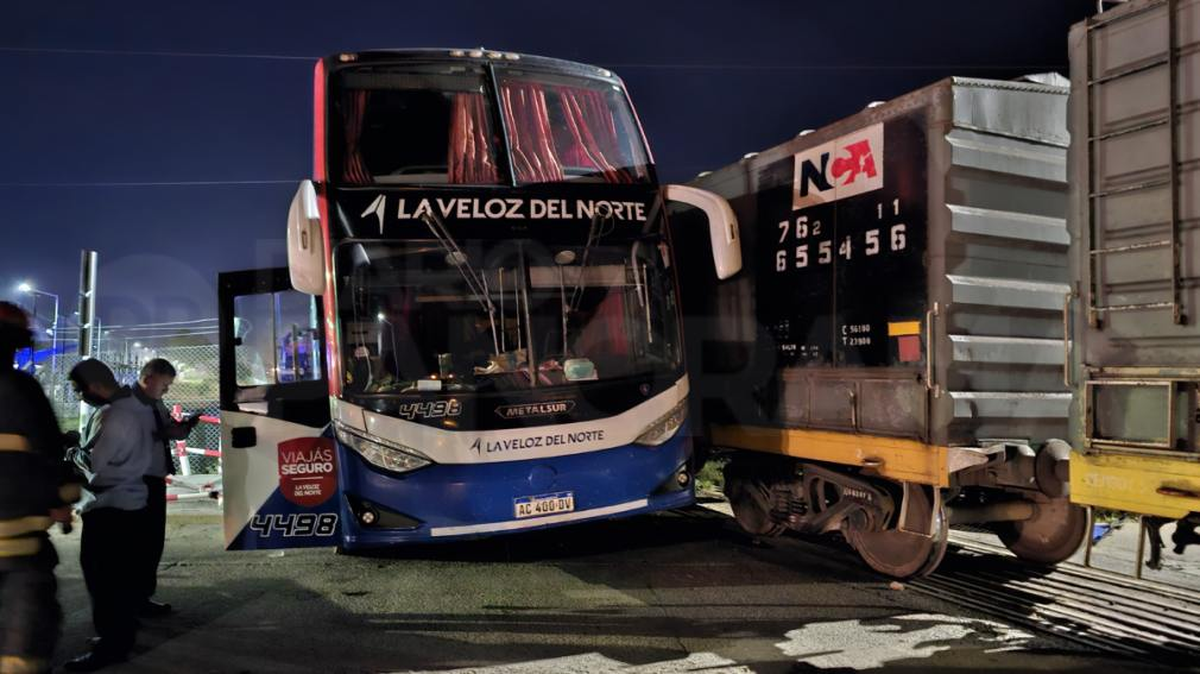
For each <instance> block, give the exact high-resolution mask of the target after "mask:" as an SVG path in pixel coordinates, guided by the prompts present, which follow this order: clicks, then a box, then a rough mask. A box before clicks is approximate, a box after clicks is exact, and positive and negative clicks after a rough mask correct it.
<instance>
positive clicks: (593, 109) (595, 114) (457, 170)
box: [341, 80, 634, 185]
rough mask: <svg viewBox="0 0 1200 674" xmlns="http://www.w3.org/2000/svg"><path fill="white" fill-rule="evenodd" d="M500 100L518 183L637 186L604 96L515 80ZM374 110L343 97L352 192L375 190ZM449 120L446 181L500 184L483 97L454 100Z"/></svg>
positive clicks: (352, 96)
mask: <svg viewBox="0 0 1200 674" xmlns="http://www.w3.org/2000/svg"><path fill="white" fill-rule="evenodd" d="M500 96H501V104H502V105H503V114H504V117H505V121H506V122H507V125H508V139H509V151H510V152H511V155H512V163H513V170H514V172H515V174H516V175H515V177H516V181H517V182H518V183H535V182H558V181H562V180H564V177H570V176H578V175H594V176H599V177H601V178H602V179H603V180H604V181H606V182H609V183H631V182H633V180H634V177H633V175H631V173H630V168H629V167H625V166H620V167H618V166H619V165H621V164H623V163H625V160H624V159H622V158H621V150H620V140H619V136H618V132H617V128H616V121H615V119H614V117H613V112H612V110H611V109H610V107H609V104H608V101H607V100H605V97H604V94H603V93H602V92H599V91H594V90H591V89H585V88H579V87H570V86H563V85H552V84H542V83H537V82H520V81H511V80H509V81H505V82H503V83H502V85H501V87H500ZM369 104H371V94H370V92H368V91H366V90H361V89H360V90H350V91H347V92H345V94H344V95H343V97H342V109H343V113H342V120H343V125H344V129H343V132H344V135H343V138H344V139H345V148H344V161H343V163H342V176H341V178H342V181H343V182H344V183H346V184H350V185H369V184H372V183H373V182H375V181H374V178H373V176H372V173H371V170H369V169H368V167H367V163H366V161H365V160H364V158H363V148H362V136H363V131H364V118H365V116H366V111H367V107H368V105H369ZM443 114H444V113H443ZM449 114H450V119H449V120H447V121H448V122H449V125H448V126H449V134H448V135H449V137H448V139H447V149H446V181H447V182H449V183H451V184H462V185H471V184H474V185H494V184H496V183H497V182H498V181H499V170H498V168H497V163H496V145H495V139H496V134H495V133H493V131H492V119H491V115H490V112H489V110H488V105H487V101H486V99H485V98H484V95H483V94H482V93H476V92H465V93H455V94H452V95H451V99H450V110H449ZM377 116H378V115H377ZM443 128H445V127H443Z"/></svg>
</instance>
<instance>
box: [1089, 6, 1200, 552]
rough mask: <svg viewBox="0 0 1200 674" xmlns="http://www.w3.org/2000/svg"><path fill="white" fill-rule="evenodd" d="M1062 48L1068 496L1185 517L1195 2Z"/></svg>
mask: <svg viewBox="0 0 1200 674" xmlns="http://www.w3.org/2000/svg"><path fill="white" fill-rule="evenodd" d="M1070 56H1071V83H1072V93H1071V106H1070V109H1071V112H1070V128H1071V138H1072V143H1071V173H1070V175H1071V195H1072V198H1071V211H1070V212H1071V217H1070V219H1069V220H1070V233H1071V238H1072V256H1071V263H1072V272H1073V279H1074V281H1075V286H1074V288H1073V290H1074V297H1073V307H1074V316H1075V320H1074V324H1073V330H1074V336H1075V339H1074V341H1073V347H1074V348H1073V349H1072V353H1073V358H1072V360H1073V361H1074V371H1073V372H1072V373H1071V375H1072V376H1071V380H1070V381H1071V383H1072V384H1073V386H1074V388H1075V391H1076V394H1077V395H1076V398H1075V400H1076V402H1075V407H1074V414H1073V415H1072V419H1073V422H1074V423H1073V425H1072V446H1073V447H1074V448H1075V449H1076V450H1077V453H1076V454H1075V456H1073V457H1072V459H1071V467H1072V470H1071V497H1072V500H1074V501H1075V502H1077V503H1081V504H1086V505H1092V506H1100V507H1104V508H1113V509H1118V510H1125V511H1131V512H1135V513H1142V514H1145V515H1150V516H1153V517H1157V518H1165V519H1180V518H1184V519H1185V520H1195V519H1197V516H1196V513H1197V512H1200V438H1198V437H1197V432H1198V429H1197V423H1198V421H1200V396H1198V393H1197V391H1198V388H1200V0H1140V1H1138V2H1130V3H1128V4H1126V5H1122V6H1121V7H1119V8H1116V9H1113V10H1111V11H1107V12H1104V13H1101V14H1098V15H1096V16H1094V17H1092V18H1090V19H1088V20H1087V21H1084V22H1082V23H1080V24H1078V25H1076V26H1075V27H1074V28H1072V30H1071V34H1070ZM1160 521H1161V520H1160ZM1193 529H1194V524H1191V523H1188V524H1187V525H1185V526H1183V527H1180V528H1178V529H1177V531H1176V534H1175V537H1176V544H1177V546H1180V547H1179V548H1178V550H1177V551H1182V550H1181V546H1184V545H1186V544H1187V543H1189V542H1194V541H1195V539H1196V536H1195V535H1194V533H1191V532H1192V530H1193ZM1155 553H1157V549H1156V550H1155ZM1153 559H1154V561H1155V562H1156V561H1157V554H1155V555H1154V556H1153ZM1152 565H1153V563H1152ZM1139 567H1140V563H1139ZM1139 572H1140V568H1139Z"/></svg>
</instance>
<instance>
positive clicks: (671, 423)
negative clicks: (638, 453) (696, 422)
mask: <svg viewBox="0 0 1200 674" xmlns="http://www.w3.org/2000/svg"><path fill="white" fill-rule="evenodd" d="M687 413H688V402H687V400H684V401H682V402H680V403H679V404H678V405H676V406H674V407H672V408H671V411H670V412H667V413H666V414H664V415H662V416H661V417H659V418H657V419H655V420H654V423H652V424H650V425H649V426H647V427H646V430H644V431H642V434H641V435H639V436H638V438H637V440H634V441H633V442H634V443H635V444H638V445H650V446H652V447H653V446H657V445H661V444H663V443H664V442H666V441H667V440H670V439H671V437H672V436H674V435H675V433H676V432H677V431H678V430H679V427H680V426H682V425H683V422H684V421H686V420H687Z"/></svg>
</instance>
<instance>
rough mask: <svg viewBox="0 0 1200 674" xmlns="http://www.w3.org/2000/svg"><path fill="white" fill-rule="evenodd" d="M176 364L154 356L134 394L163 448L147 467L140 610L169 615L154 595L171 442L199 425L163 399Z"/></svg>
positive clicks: (163, 535)
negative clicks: (179, 416)
mask: <svg viewBox="0 0 1200 674" xmlns="http://www.w3.org/2000/svg"><path fill="white" fill-rule="evenodd" d="M175 376H176V372H175V367H174V366H173V365H171V363H170V362H169V361H167V360H166V359H164V358H154V359H151V360H149V361H147V362H146V364H145V365H143V366H142V371H141V374H139V375H138V383H137V386H136V387H134V390H133V393H134V396H136V397H137V398H138V400H140V401H141V402H142V403H143V404H145V405H146V406H148V407H149V408H150V409H151V410H152V411H153V412H154V424H155V429H156V434H157V437H158V439H159V441H160V442H161V445H162V446H161V448H159V449H158V450H157V451H155V452H154V453H153V455H152V456H151V458H150V468H149V470H147V471H146V477H145V481H146V489H147V503H146V518H147V522H146V529H145V534H146V538H145V543H144V547H143V549H142V553H143V555H145V557H144V559H143V565H142V569H141V573H142V582H141V588H142V593H143V595H144V597H143V601H142V603H141V605H140V606H139V609H138V611H139V613H140V614H141V615H144V616H148V617H156V616H161V615H166V614H167V613H170V612H171V605H170V604H167V603H163V602H157V601H154V600H153V599H152V597H153V596H154V593H155V591H156V590H157V589H158V565H159V563H160V562H161V561H162V554H163V546H164V544H165V542H166V535H167V482H166V478H167V475H170V474H171V473H173V472H174V465H173V464H172V462H171V442H172V441H174V440H184V439H186V438H187V436H188V435H189V434H190V433H191V432H192V429H193V428H195V427H196V423H197V422H198V421H199V420H200V417H199V416H192V417H190V418H189V419H188V420H187V421H183V422H178V421H175V420H174V419H172V418H171V413H170V412H169V411H167V406H166V404H164V403H163V400H162V399H163V396H165V395H166V394H167V391H169V390H170V388H171V384H173V383H174V382H175Z"/></svg>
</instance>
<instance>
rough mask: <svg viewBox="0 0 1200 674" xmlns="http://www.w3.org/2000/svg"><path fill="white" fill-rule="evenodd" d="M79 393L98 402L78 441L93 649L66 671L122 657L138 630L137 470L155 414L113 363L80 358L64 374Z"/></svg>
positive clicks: (140, 517)
mask: <svg viewBox="0 0 1200 674" xmlns="http://www.w3.org/2000/svg"><path fill="white" fill-rule="evenodd" d="M70 378H71V383H72V384H73V385H74V387H75V389H76V391H77V392H78V393H79V395H80V397H81V398H82V399H83V400H84V402H87V403H88V404H89V405H91V406H93V407H95V408H97V409H96V411H95V412H94V413H93V414H92V416H91V418H89V419H88V422H87V425H86V427H85V432H84V435H83V437H82V438H81V443H80V447H81V448H82V449H83V451H84V452H85V457H86V460H84V461H77V463H83V464H84V465H85V472H86V477H87V490H88V491H89V492H90V494H91V495H92V496H91V498H86V499H84V502H83V505H82V507H81V510H82V511H83V536H82V540H81V542H80V553H79V561H80V565H81V566H82V567H83V578H84V582H85V584H86V585H87V590H88V595H89V596H90V597H91V601H92V624H93V626H94V627H95V629H96V635H97V637H98V639H96V640H94V642H93V645H92V649H91V650H90V651H89V652H88V653H86V654H84V655H82V656H80V657H78V658H75V659H74V660H71V661H70V662H68V663H66V665H65V667H66V669H67V670H69V671H77V672H90V671H95V670H97V669H100V668H102V667H105V666H108V665H111V664H114V663H117V662H122V661H124V660H125V659H127V658H128V656H129V651H130V649H131V648H132V647H133V643H134V639H135V637H136V632H137V607H138V605H139V603H140V600H141V599H142V596H143V595H142V591H141V589H140V574H139V571H140V564H139V562H140V560H141V559H142V557H143V554H142V547H143V546H144V543H143V541H144V539H145V529H146V527H147V524H148V523H147V519H146V504H147V488H146V483H145V481H144V480H143V477H144V476H145V475H146V471H147V470H148V469H149V468H150V462H151V459H152V456H153V454H154V452H156V451H162V448H161V444H160V441H159V440H157V439H156V437H155V436H156V431H157V429H156V424H155V421H154V415H153V414H150V413H148V410H147V409H146V406H145V405H144V404H143V403H142V402H140V401H138V400H137V399H136V398H135V397H134V396H133V395H132V394H131V392H130V391H129V389H127V388H122V387H120V386H119V385H118V384H117V381H116V378H115V377H114V376H113V373H112V370H110V369H109V368H108V366H106V365H104V364H103V363H101V362H100V361H97V360H85V361H82V362H80V363H79V364H78V365H76V366H75V367H74V368H73V369H72V370H71V374H70Z"/></svg>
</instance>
